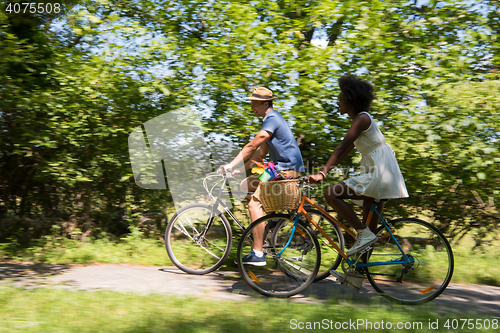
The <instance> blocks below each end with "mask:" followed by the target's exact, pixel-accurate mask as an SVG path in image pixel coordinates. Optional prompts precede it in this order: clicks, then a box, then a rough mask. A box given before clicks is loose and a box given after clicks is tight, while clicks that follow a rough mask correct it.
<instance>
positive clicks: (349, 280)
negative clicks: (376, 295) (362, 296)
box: [330, 269, 365, 291]
mask: <svg viewBox="0 0 500 333" xmlns="http://www.w3.org/2000/svg"><path fill="white" fill-rule="evenodd" d="M330 274H331V275H333V276H334V277H336V278H337V281H338V282H340V283H341V284H343V285H344V286H349V287H351V288H353V289H354V290H356V291H359V289H361V285H362V284H363V279H364V278H365V276H364V275H362V274H355V275H354V274H353V275H347V274H345V273H342V272H338V271H335V270H333V269H332V270H331V271H330Z"/></svg>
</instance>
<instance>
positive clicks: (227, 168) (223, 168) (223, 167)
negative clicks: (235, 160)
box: [218, 164, 233, 174]
mask: <svg viewBox="0 0 500 333" xmlns="http://www.w3.org/2000/svg"><path fill="white" fill-rule="evenodd" d="M218 171H219V173H222V174H224V173H232V172H233V169H232V168H231V167H230V166H229V164H226V165H221V166H220V167H219V170H218Z"/></svg>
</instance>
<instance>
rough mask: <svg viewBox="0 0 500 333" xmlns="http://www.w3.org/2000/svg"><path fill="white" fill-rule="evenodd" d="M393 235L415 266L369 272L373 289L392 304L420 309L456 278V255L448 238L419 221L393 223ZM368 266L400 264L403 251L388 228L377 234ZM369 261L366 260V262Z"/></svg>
mask: <svg viewBox="0 0 500 333" xmlns="http://www.w3.org/2000/svg"><path fill="white" fill-rule="evenodd" d="M389 223H390V225H392V227H391V232H392V233H393V234H394V237H395V239H396V240H397V241H398V243H399V244H400V246H401V248H402V249H403V250H404V252H405V254H406V255H409V256H411V258H412V260H413V261H414V262H413V264H406V265H402V264H392V265H385V266H372V267H367V268H366V270H365V271H366V276H367V278H368V281H369V282H370V284H371V285H372V286H373V288H374V289H375V290H376V291H377V292H378V293H379V294H380V295H382V296H383V297H384V298H386V299H387V300H389V301H391V302H395V303H399V304H404V305H418V304H422V303H425V302H429V301H431V300H433V299H434V298H436V297H438V296H439V295H441V293H442V292H443V291H444V290H445V289H446V287H447V286H448V284H449V283H450V280H451V277H452V276H453V269H454V259H453V251H452V249H451V246H450V244H449V242H448V240H447V239H446V237H445V236H444V235H443V234H442V233H441V231H439V230H438V229H437V228H436V227H434V226H433V225H431V224H429V223H427V222H425V221H422V220H419V219H415V218H400V219H396V220H392V221H389ZM376 234H377V236H378V237H379V240H378V241H377V243H375V244H374V245H373V250H372V251H371V255H370V256H369V259H368V263H370V262H375V261H381V260H380V259H382V261H389V260H398V259H401V258H402V254H401V251H400V250H399V248H398V247H397V245H396V242H395V241H394V238H392V237H391V236H390V234H389V233H388V232H387V230H386V229H385V227H384V226H380V227H379V228H378V229H377V231H376ZM364 259H365V261H366V257H365V258H364Z"/></svg>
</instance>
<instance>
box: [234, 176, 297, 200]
mask: <svg viewBox="0 0 500 333" xmlns="http://www.w3.org/2000/svg"><path fill="white" fill-rule="evenodd" d="M300 174H301V173H300V172H298V171H295V170H281V171H278V175H282V176H283V177H293V178H298V177H300ZM259 177H260V176H258V175H252V176H250V177H248V178H246V179H245V180H243V182H247V184H248V192H252V190H253V189H255V192H254V194H253V195H252V197H253V198H254V199H255V200H257V201H259V202H260V199H259V194H260V183H261V181H260V179H259ZM243 182H242V184H243Z"/></svg>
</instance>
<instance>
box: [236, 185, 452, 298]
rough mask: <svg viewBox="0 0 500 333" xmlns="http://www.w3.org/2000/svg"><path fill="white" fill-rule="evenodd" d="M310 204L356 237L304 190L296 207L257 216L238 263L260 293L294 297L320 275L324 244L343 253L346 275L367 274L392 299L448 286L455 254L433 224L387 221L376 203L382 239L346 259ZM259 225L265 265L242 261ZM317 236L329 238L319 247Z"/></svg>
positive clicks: (240, 248)
mask: <svg viewBox="0 0 500 333" xmlns="http://www.w3.org/2000/svg"><path fill="white" fill-rule="evenodd" d="M298 187H299V188H300V189H304V188H308V187H310V185H308V184H307V181H306V178H304V179H302V180H301V181H299V182H298ZM306 205H310V206H312V207H314V208H315V210H316V211H317V212H318V214H320V216H322V217H324V218H325V219H328V220H329V221H334V223H335V224H336V225H337V226H338V227H340V228H342V229H343V230H344V231H345V232H346V233H348V234H350V235H351V236H354V235H355V234H354V233H353V232H352V231H351V230H350V229H348V228H347V227H346V226H344V225H343V224H342V223H340V222H338V221H337V220H336V219H335V218H334V217H332V216H331V215H329V214H328V213H327V212H326V211H325V210H324V209H323V208H322V207H320V206H319V205H317V204H315V203H314V202H313V201H312V200H311V199H309V198H308V197H307V196H306V195H304V194H302V197H301V199H300V203H299V206H298V208H297V209H295V210H292V211H289V212H288V213H287V214H277V213H272V214H269V215H266V216H264V217H262V218H260V219H258V220H257V221H255V222H254V223H252V224H251V225H250V226H249V227H248V228H247V229H246V230H245V232H244V233H243V235H242V237H241V239H240V241H239V243H238V249H237V261H238V267H239V271H240V273H241V275H242V276H243V279H244V280H245V282H246V283H247V284H248V285H249V286H250V287H251V288H252V289H254V290H256V291H257V292H259V293H260V294H262V295H266V296H277V297H290V296H292V295H295V294H298V293H301V292H302V291H304V290H305V289H306V288H307V287H308V286H309V285H310V284H311V283H312V282H313V281H314V280H315V278H316V276H317V274H318V271H319V269H320V266H321V265H322V263H321V261H322V254H323V253H324V252H326V253H327V251H325V250H324V249H323V248H324V247H325V246H326V245H328V247H329V248H330V249H333V250H334V251H335V252H336V253H337V254H338V256H340V261H341V265H340V266H341V269H342V270H343V272H344V273H345V274H346V276H353V277H354V276H355V277H361V278H360V279H363V278H364V277H366V278H367V279H368V281H369V282H370V284H371V285H372V286H373V288H374V289H375V290H376V291H377V292H378V293H380V295H382V296H383V297H385V298H386V299H388V300H390V301H393V302H396V303H400V304H411V305H414V304H421V303H425V302H428V301H430V300H432V299H434V298H436V297H437V296H439V295H440V294H441V293H442V292H443V291H444V290H445V289H446V287H447V286H448V283H449V282H450V280H451V277H452V275H453V269H454V259H453V252H452V249H451V247H450V244H449V242H448V241H447V239H446V237H445V236H444V235H443V234H442V233H441V232H440V231H439V230H438V229H437V228H436V227H434V226H432V225H431V224H429V223H427V222H425V221H422V220H419V219H415V218H400V219H395V220H391V221H388V220H386V219H385V218H384V217H382V215H380V214H379V213H378V211H377V210H376V203H374V204H373V205H372V207H371V211H370V214H369V216H368V218H367V221H370V220H371V218H372V216H373V214H376V215H377V216H378V218H379V219H380V221H381V225H380V226H379V227H378V228H377V230H376V232H375V234H376V235H377V237H378V241H377V242H376V243H375V244H374V245H372V246H369V247H367V248H365V249H364V250H363V251H362V252H360V253H357V254H355V255H353V256H352V257H347V255H346V254H345V253H344V251H343V248H342V246H340V245H339V243H338V239H339V237H336V239H335V240H334V239H332V238H331V237H330V236H329V235H328V233H327V232H325V230H323V228H322V227H321V226H320V225H319V224H318V223H317V222H316V221H315V219H314V218H313V217H312V216H311V214H310V213H309V212H310V211H311V209H310V207H307V208H306ZM318 214H316V215H318ZM261 223H264V224H265V225H266V230H267V231H266V232H265V234H264V253H265V255H266V265H265V266H252V265H243V264H242V260H241V259H242V258H243V256H245V255H246V254H247V253H249V252H250V251H251V250H252V248H253V237H252V230H253V229H254V228H255V227H256V226H258V225H260V224H261ZM316 230H317V232H316ZM318 236H320V237H321V239H325V240H326V241H324V242H323V241H322V242H321V245H320V243H319V242H318ZM340 238H342V237H340ZM342 245H343V243H342ZM325 259H326V260H331V259H332V258H324V259H323V260H325ZM333 259H334V260H336V259H337V258H333ZM328 266H329V265H328V263H326V264H323V267H328ZM332 267H333V268H332V269H333V270H335V269H336V268H337V266H335V264H334V265H332Z"/></svg>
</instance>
